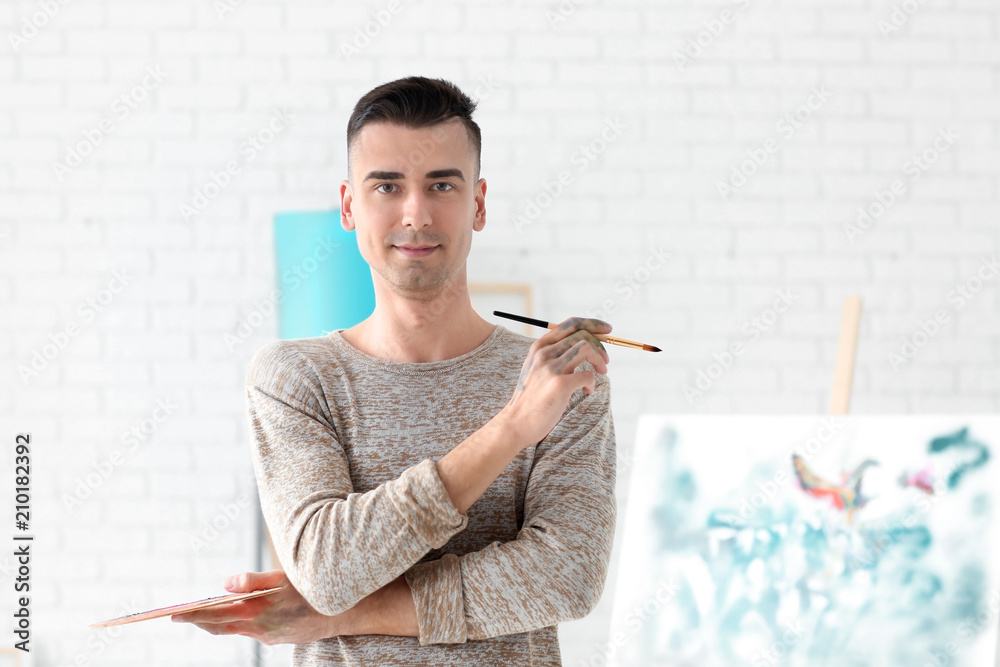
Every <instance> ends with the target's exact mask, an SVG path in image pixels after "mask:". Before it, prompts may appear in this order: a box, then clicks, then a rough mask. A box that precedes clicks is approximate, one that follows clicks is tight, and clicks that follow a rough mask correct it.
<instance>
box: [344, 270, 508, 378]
mask: <svg viewBox="0 0 1000 667" xmlns="http://www.w3.org/2000/svg"><path fill="white" fill-rule="evenodd" d="M379 292H380V290H379V289H378V288H376V300H375V312H373V313H372V314H371V315H370V316H369V317H368V319H366V320H364V321H363V322H361V323H360V324H358V325H356V326H354V327H351V328H350V329H346V330H344V332H343V333H342V336H343V338H344V340H346V341H347V342H348V343H350V344H351V345H352V346H353V347H355V348H357V349H358V350H361V351H362V352H364V353H365V354H368V355H370V356H373V357H377V358H379V359H385V360H387V361H397V362H402V363H426V362H432V361H443V360H446V359H454V358H455V357H459V356H461V355H463V354H466V353H468V352H471V351H472V350H474V349H476V348H477V347H479V346H480V345H482V344H483V342H484V341H485V340H486V339H487V338H489V337H490V334H492V333H493V330H494V329H495V326H494V325H493V324H490V323H489V322H487V321H486V320H484V319H483V318H482V317H480V316H479V315H478V314H477V313H476V311H475V310H473V308H472V302H471V300H470V299H469V290H468V286H467V285H464V284H462V285H452V286H450V287H448V288H446V289H445V290H443V291H442V293H441V294H439V295H438V296H436V297H435V298H433V299H431V300H415V299H407V298H404V297H402V296H400V295H397V294H383V295H381V296H380V294H379Z"/></svg>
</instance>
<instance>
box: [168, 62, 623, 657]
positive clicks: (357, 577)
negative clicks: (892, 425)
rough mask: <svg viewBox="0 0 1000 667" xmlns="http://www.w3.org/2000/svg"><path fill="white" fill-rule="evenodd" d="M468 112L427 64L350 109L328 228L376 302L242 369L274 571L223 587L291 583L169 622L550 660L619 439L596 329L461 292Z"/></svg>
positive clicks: (578, 608)
mask: <svg viewBox="0 0 1000 667" xmlns="http://www.w3.org/2000/svg"><path fill="white" fill-rule="evenodd" d="M474 108H475V104H474V103H473V102H472V101H471V100H470V99H469V98H468V97H467V96H466V95H464V94H463V93H462V92H461V91H460V90H459V89H458V88H456V87H455V86H454V85H453V84H451V83H448V82H446V81H443V80H431V79H426V78H423V77H409V78H406V79H401V80H398V81H393V82H391V83H387V84H384V85H382V86H379V87H377V88H375V89H374V90H372V91H371V92H369V93H368V94H367V95H365V96H364V97H363V98H362V99H361V100H360V101H359V102H358V104H357V106H356V107H355V109H354V112H353V114H352V116H351V119H350V122H349V125H348V133H347V145H348V177H349V180H346V181H344V182H343V183H342V184H341V187H340V193H341V224H342V225H343V226H344V228H345V229H347V230H354V231H355V232H356V234H357V239H358V246H359V248H360V250H361V254H362V256H363V257H364V258H365V260H366V261H367V262H368V264H369V265H370V266H371V269H372V278H373V279H374V283H375V299H376V306H375V311H374V312H373V313H372V315H371V316H370V317H369V318H368V319H366V320H365V321H363V322H361V323H360V324H358V325H357V326H355V327H352V328H350V329H346V330H338V331H334V332H332V333H330V334H329V335H327V336H323V337H320V338H306V339H299V340H288V341H275V342H272V343H269V344H267V345H265V346H264V347H263V348H262V349H261V350H259V351H258V352H257V354H256V355H255V357H254V359H253V360H252V361H251V363H250V365H249V367H248V370H247V379H246V389H247V403H248V410H249V416H250V424H251V430H252V434H253V439H254V443H253V449H252V455H253V464H254V470H255V472H256V476H257V482H258V486H259V489H260V496H261V506H262V509H263V513H264V517H265V519H266V521H267V525H268V527H269V529H270V532H271V535H272V537H273V539H274V544H275V548H276V550H277V553H278V556H279V559H280V561H281V565H282V567H283V570H273V571H271V572H265V573H244V574H243V575H240V576H237V577H231V578H230V579H229V580H227V582H226V587H227V588H228V589H229V590H230V591H233V592H244V591H251V590H258V589H262V588H267V587H273V586H280V585H286V587H285V589H284V590H282V591H280V592H278V593H275V594H272V595H269V596H266V597H262V598H258V599H255V600H250V601H245V602H241V603H237V604H234V605H230V606H228V607H224V608H218V609H210V610H204V611H200V612H193V613H189V614H185V615H183V616H179V617H175V619H176V620H186V621H189V622H193V623H196V624H197V625H198V626H199V627H201V628H203V629H205V630H207V631H209V632H211V633H213V634H242V635H247V636H250V637H254V638H256V639H258V640H259V641H262V642H264V643H266V644H278V643H294V644H296V647H295V650H294V653H293V655H294V659H293V665H331V664H351V665H476V666H478V667H483V666H486V665H503V666H504V667H510V666H511V665H528V664H530V665H559V664H561V661H560V656H559V644H558V638H557V635H556V625H557V624H558V623H560V622H562V621H568V620H571V619H577V618H581V617H583V616H584V615H586V614H587V613H589V612H590V610H591V609H593V607H594V605H595V604H596V603H597V601H598V600H599V599H600V596H601V592H602V590H603V588H604V580H605V577H606V574H607V566H608V559H609V556H610V552H611V542H612V536H613V534H614V524H615V496H614V490H615V438H614V425H613V422H612V417H611V411H610V395H609V382H608V379H607V377H606V376H605V374H606V373H607V363H608V361H609V359H608V356H607V352H606V351H605V349H604V347H603V345H602V344H601V342H600V341H599V340H598V339H597V338H596V337H595V336H594V334H595V333H608V332H609V331H610V330H611V327H610V326H609V325H608V324H607V323H605V322H601V321H599V320H584V319H580V318H572V319H569V320H566V321H565V322H563V323H562V324H561V325H560V326H559V327H558V328H556V329H553V330H550V331H549V332H547V333H545V334H544V335H543V336H541V337H540V338H538V339H537V340H533V339H531V338H528V337H525V336H521V335H518V334H515V333H512V332H511V331H509V330H508V329H506V328H505V327H501V326H494V325H492V324H490V323H488V322H486V321H485V320H483V319H482V318H481V317H479V316H478V315H477V314H476V312H475V311H474V310H473V309H472V305H471V302H470V299H469V292H468V287H467V284H466V260H467V258H468V255H469V250H470V247H471V242H472V233H473V232H474V231H482V230H483V228H484V226H485V224H486V203H485V199H486V181H485V179H481V178H480V177H479V170H480V131H479V127H478V126H477V125H476V123H474V122H473V121H472V111H473V110H474ZM588 369H589V370H588ZM595 371H596V372H595Z"/></svg>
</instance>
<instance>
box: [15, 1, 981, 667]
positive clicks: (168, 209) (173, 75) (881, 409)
mask: <svg viewBox="0 0 1000 667" xmlns="http://www.w3.org/2000/svg"><path fill="white" fill-rule="evenodd" d="M0 26H2V27H3V30H2V34H3V35H4V39H3V44H2V45H0V364H2V366H0V367H2V369H3V373H2V376H0V406H2V407H0V425H2V429H0V433H2V434H3V438H4V439H5V442H6V443H8V445H9V447H8V448H7V449H6V451H8V452H9V453H8V454H6V455H5V456H4V457H3V460H2V462H0V472H3V479H4V480H8V481H6V482H5V484H7V486H6V487H5V488H4V489H2V490H0V493H2V494H3V496H4V498H5V500H4V507H10V506H12V505H13V502H10V503H8V501H7V499H8V498H12V497H13V483H12V482H9V480H11V479H12V478H13V464H14V461H13V453H12V452H13V441H14V436H15V434H17V433H24V432H30V433H31V436H32V443H33V458H32V466H33V467H32V529H33V531H34V534H35V535H36V541H35V543H34V546H33V549H34V552H33V560H32V571H31V576H32V590H31V604H32V613H33V616H32V628H33V636H32V638H33V643H32V648H33V651H32V654H31V656H30V657H31V659H32V660H33V664H34V665H38V666H43V665H45V666H47V665H71V664H72V665H90V664H94V665H98V664H99V665H136V664H144V665H151V666H152V665H171V666H192V667H193V666H201V665H247V664H253V663H254V661H257V660H261V661H262V662H261V663H260V664H287V663H288V658H287V656H288V655H290V647H276V648H275V649H269V648H267V647H264V650H263V651H262V653H263V654H264V655H263V656H255V654H254V645H255V644H256V643H255V642H253V641H252V640H250V639H247V638H243V637H213V636H210V635H208V634H207V633H205V632H203V631H201V630H198V629H197V628H194V627H177V626H173V625H171V624H170V623H169V621H167V620H156V621H149V622H145V623H141V624H136V625H127V626H124V627H122V628H117V629H116V628H109V629H105V630H100V631H95V630H89V629H88V628H87V624H89V623H92V622H96V621H98V620H103V619H106V618H111V617H114V616H119V615H123V614H126V613H132V612H136V611H140V610H143V609H147V608H149V607H153V606H161V605H164V604H170V603H176V602H181V601H187V600H192V599H199V598H203V597H207V596H210V595H216V594H220V593H222V592H223V589H222V582H223V580H224V578H225V577H226V576H228V575H230V574H233V573H237V572H241V571H245V570H251V569H253V568H254V563H255V560H254V559H255V555H256V554H257V553H258V552H259V547H260V541H259V536H258V534H257V533H256V530H255V526H256V516H257V509H256V487H255V483H254V479H253V472H252V469H251V466H250V458H249V439H248V429H247V424H246V416H245V406H244V392H243V376H244V371H245V368H246V364H247V362H248V361H249V359H250V358H251V356H252V355H253V353H254V352H255V351H256V349H258V348H259V347H260V346H261V345H262V344H263V343H265V342H267V341H269V340H272V339H274V338H276V337H278V336H279V335H280V334H279V322H278V317H277V308H276V307H275V306H276V303H275V302H276V299H275V290H276V287H277V285H278V284H279V282H278V276H276V265H275V249H274V228H273V226H274V217H275V215H276V214H278V213H281V212H288V211H330V210H333V209H337V208H339V205H340V200H339V192H338V186H339V183H340V181H341V179H343V178H344V177H345V176H346V155H345V143H346V138H345V135H346V123H347V119H348V117H349V115H350V112H351V110H352V109H353V106H354V104H355V103H356V101H357V100H358V98H359V97H360V96H362V95H363V94H364V93H366V92H367V91H369V90H370V89H371V88H373V87H375V86H376V85H379V84H381V83H384V82H386V81H390V80H393V79H396V78H400V77H403V76H409V75H423V76H428V77H441V78H446V79H449V80H451V81H453V82H454V83H456V84H457V85H458V86H460V87H461V88H462V89H463V90H464V91H465V92H466V93H468V94H469V95H470V96H472V97H474V98H475V99H476V100H477V101H478V103H479V107H478V110H477V112H476V114H475V120H476V121H477V122H478V123H479V125H480V127H481V128H482V131H483V165H482V174H483V177H484V178H486V179H487V182H488V192H487V211H488V214H487V226H486V228H485V230H484V231H483V232H482V233H481V234H478V235H476V237H475V239H474V242H473V249H472V254H471V256H470V259H469V267H468V273H469V278H470V280H472V281H479V282H483V283H490V284H496V283H500V284H505V283H518V284H527V285H529V286H530V288H531V295H532V303H533V310H534V315H535V316H536V317H540V318H543V319H547V320H550V321H559V320H562V319H564V318H566V317H569V316H572V315H597V316H600V317H603V318H605V319H608V320H609V321H611V322H612V323H613V324H614V326H615V332H616V333H617V334H619V335H622V336H625V337H628V338H632V339H635V340H641V341H643V342H648V343H652V344H655V345H658V346H660V347H661V348H663V350H664V351H663V352H662V353H660V354H657V355H650V354H643V353H640V352H636V351H633V350H628V349H624V348H615V349H611V350H609V351H610V354H611V357H612V364H611V369H610V377H611V380H612V387H613V392H612V394H613V412H614V419H615V424H616V428H617V435H618V451H619V517H621V516H623V512H624V509H625V507H626V506H627V502H628V479H629V472H630V468H631V466H632V465H633V462H632V460H631V458H630V452H631V448H632V444H633V438H634V433H635V424H636V420H637V418H638V416H639V415H640V414H642V413H649V412H652V413H672V414H676V413H705V412H708V413H712V412H715V413H774V414H783V413H795V414H799V413H803V414H806V413H808V414H813V413H818V414H822V413H825V412H828V411H829V401H830V387H831V384H832V381H833V366H834V358H835V354H836V348H837V335H838V332H839V327H840V319H841V311H842V305H843V301H844V298H845V297H846V296H849V295H859V296H861V297H862V299H863V313H862V318H861V330H860V338H859V343H858V358H857V369H856V375H855V379H854V387H853V396H852V402H851V411H852V412H853V413H914V414H917V413H937V412H945V413H947V412H963V413H980V412H982V413H985V412H994V411H996V410H997V408H998V407H1000V374H998V373H997V361H998V357H1000V318H998V313H1000V300H998V291H997V289H996V283H997V282H998V280H997V277H998V276H997V273H998V270H1000V268H998V266H997V263H996V262H997V256H996V253H997V250H998V240H1000V200H998V186H1000V171H998V164H1000V138H998V132H1000V67H998V63H1000V39H998V36H1000V34H998V33H1000V7H998V6H997V4H996V3H995V2H994V1H993V0H941V1H935V2H930V1H920V0H823V1H819V0H795V1H794V2H792V1H791V0H785V1H782V2H777V1H773V0H748V1H741V2H698V3H695V2H692V1H689V0H688V1H678V2H671V3H665V2H654V1H652V0H645V1H640V0H635V1H628V0H622V1H620V2H615V3H607V2H599V1H597V0H562V1H561V2H511V1H504V2H494V1H491V0H481V1H479V2H476V3H455V2H432V1H431V0H414V1H409V0H390V1H386V2H362V3H346V2H333V3H330V2H324V3H319V2H303V1H299V0H293V1H290V2H284V3H278V2H264V1H262V0H177V1H175V2H151V1H140V2H128V3H126V2H120V1H115V0H76V2H68V1H66V2H61V1H60V0H33V1H25V0H15V1H12V2H5V3H3V4H2V5H0ZM302 266H303V269H304V271H305V274H304V277H303V279H304V280H305V279H307V278H308V274H309V273H310V271H309V269H308V265H306V264H303V265H302ZM510 324H511V325H513V323H510ZM509 328H513V327H509ZM536 335H537V334H536ZM733 447H739V443H738V442H734V443H733ZM620 529H621V522H619V531H620ZM12 534H13V529H12ZM11 544H13V542H11ZM617 544H620V540H617ZM12 551H13V549H12V548H11V549H7V548H4V549H3V550H2V553H5V554H8V555H6V556H0V580H2V586H0V588H2V590H4V591H5V593H4V594H3V595H2V596H0V608H2V610H3V613H4V615H5V616H6V614H8V613H9V610H10V608H12V607H13V605H14V593H13V592H11V591H12V582H13V578H14V577H15V576H16V567H15V561H14V558H13V556H12V555H10V554H11V553H12ZM619 557H620V553H619V552H618V551H617V549H616V552H615V555H614V557H613V559H612V569H611V572H610V574H609V577H608V580H607V585H606V588H605V593H604V597H603V598H602V600H601V603H600V605H599V606H598V608H597V609H596V610H595V611H594V613H592V614H591V615H590V616H588V617H587V618H585V619H583V620H580V621H575V622H571V623H566V624H564V625H562V626H560V630H559V632H560V637H561V641H562V646H563V661H564V663H565V664H566V665H574V666H576V665H597V664H603V662H602V661H603V660H604V656H605V653H606V651H605V647H606V646H607V645H608V642H609V638H608V627H609V620H610V610H611V602H612V599H613V596H614V590H615V582H616V577H617V567H616V566H617V563H618V560H619ZM7 617H8V618H9V616H7ZM23 657H27V656H23ZM22 664H24V663H22Z"/></svg>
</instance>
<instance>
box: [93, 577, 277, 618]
mask: <svg viewBox="0 0 1000 667" xmlns="http://www.w3.org/2000/svg"><path fill="white" fill-rule="evenodd" d="M283 589H284V586H279V587H277V588H265V589H262V590H259V591H251V592H249V593H232V594H230V595H218V596H216V597H211V598H205V599H204V600H197V601H195V602H185V603H184V604H175V605H172V606H170V607H160V608H159V609H150V610H149V611H140V612H137V613H135V614H128V615H126V616H119V617H118V618H112V619H111V620H108V621H101V622H100V623H92V624H91V625H90V626H89V627H91V628H106V627H109V626H112V625H125V624H126V623H136V622H138V621H148V620H149V619H151V618H160V617H162V616H172V615H174V614H183V613H186V612H189V611H196V610H198V609H208V608H209V607H218V606H220V605H224V604H232V603H233V602H239V601H240V600H250V599H251V598H259V597H263V596H265V595H270V594H271V593H276V592H278V591H280V590H283Z"/></svg>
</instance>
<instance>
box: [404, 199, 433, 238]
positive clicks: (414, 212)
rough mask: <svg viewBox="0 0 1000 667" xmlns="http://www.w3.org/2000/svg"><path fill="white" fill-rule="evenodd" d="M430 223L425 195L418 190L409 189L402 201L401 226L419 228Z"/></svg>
mask: <svg viewBox="0 0 1000 667" xmlns="http://www.w3.org/2000/svg"><path fill="white" fill-rule="evenodd" d="M429 224H431V213H430V211H429V210H428V208H427V197H426V196H425V195H424V193H423V192H421V191H419V190H414V191H411V192H410V194H409V195H407V197H406V201H405V202H404V203H403V226H404V227H413V228H415V229H421V228H423V227H426V226H427V225H429Z"/></svg>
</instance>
